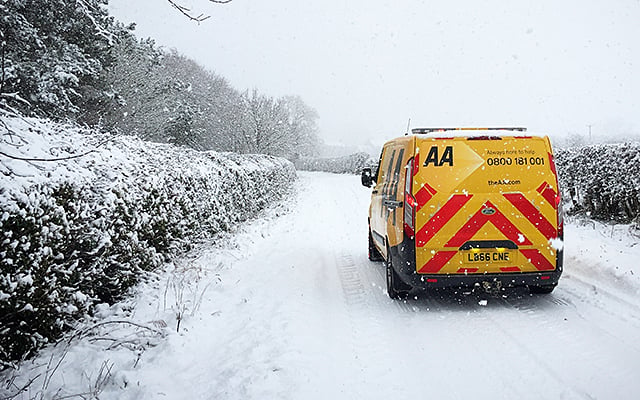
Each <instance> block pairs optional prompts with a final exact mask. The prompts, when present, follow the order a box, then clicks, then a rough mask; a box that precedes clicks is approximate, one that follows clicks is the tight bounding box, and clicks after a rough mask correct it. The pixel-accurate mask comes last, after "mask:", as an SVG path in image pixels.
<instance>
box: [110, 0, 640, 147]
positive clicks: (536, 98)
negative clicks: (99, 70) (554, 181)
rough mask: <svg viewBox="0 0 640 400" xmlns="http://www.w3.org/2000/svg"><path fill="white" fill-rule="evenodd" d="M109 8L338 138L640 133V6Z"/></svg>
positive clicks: (334, 0)
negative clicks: (427, 131) (510, 129)
mask: <svg viewBox="0 0 640 400" xmlns="http://www.w3.org/2000/svg"><path fill="white" fill-rule="evenodd" d="M176 1H178V2H180V3H182V4H185V5H187V6H190V7H191V8H192V9H193V11H194V13H204V14H207V15H210V16H211V18H210V19H208V20H206V21H205V22H202V23H200V24H197V23H194V22H191V21H189V20H188V19H187V18H185V17H183V16H182V15H181V14H179V13H178V12H177V11H176V10H175V9H173V8H172V7H171V6H170V5H169V3H168V2H167V1H166V0H135V1H131V0H110V10H111V13H112V14H113V15H115V16H116V17H117V18H118V19H120V20H121V21H122V22H125V23H128V22H132V21H135V22H136V23H137V32H138V35H139V36H140V37H148V36H151V37H153V38H155V39H156V41H157V43H158V44H159V45H162V46H165V47H167V48H172V47H173V48H176V49H177V50H178V51H180V52H181V53H184V54H185V55H187V56H189V57H191V58H193V59H195V60H196V61H198V62H200V63H201V64H202V65H203V66H205V67H207V68H208V69H210V70H212V71H214V72H216V73H218V74H219V75H222V76H224V77H225V78H227V79H228V80H229V81H230V82H231V84H232V85H234V86H235V87H236V88H237V89H239V90H244V89H247V88H254V87H255V88H257V89H258V90H259V91H260V92H262V93H265V94H267V95H271V96H281V95H287V94H296V95H300V96H301V97H302V98H303V100H304V101H305V102H306V103H307V104H309V105H310V106H312V107H313V108H315V109H316V110H317V111H318V113H319V115H320V120H319V125H320V129H321V136H322V137H323V138H324V139H325V140H326V141H327V142H329V143H339V142H342V143H345V144H361V143H366V142H368V141H373V142H374V143H376V144H378V143H381V142H383V141H384V140H386V139H389V138H392V137H395V136H398V135H400V134H402V133H403V132H404V130H405V129H406V126H407V122H408V119H409V118H411V125H412V126H413V127H418V126H442V125H447V126H480V125H482V126H498V125H518V126H527V127H528V128H529V129H530V130H531V131H535V132H539V133H548V134H551V135H553V136H564V135H567V134H568V133H580V134H585V135H586V134H587V132H588V129H589V128H588V125H592V128H591V129H592V131H593V134H594V136H595V135H618V134H630V133H635V134H638V133H640V78H639V77H638V75H639V74H638V72H639V71H640V0H536V1H526V0H519V1H508V0H500V1H498V0H484V1H480V0H466V1H464V0H458V1H456V0H451V1H420V0H403V1H398V0H389V1H384V0H348V1H347V0H322V1H314V2H307V1H300V0H233V1H232V2H231V3H230V4H226V5H215V4H213V3H210V2H209V1H207V0H176Z"/></svg>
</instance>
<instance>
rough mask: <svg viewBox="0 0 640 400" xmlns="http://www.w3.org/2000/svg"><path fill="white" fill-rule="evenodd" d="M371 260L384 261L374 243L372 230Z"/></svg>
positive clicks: (370, 241)
mask: <svg viewBox="0 0 640 400" xmlns="http://www.w3.org/2000/svg"><path fill="white" fill-rule="evenodd" d="M369 260H371V261H382V260H384V258H382V254H380V252H379V251H378V248H377V247H376V245H375V244H374V243H373V237H372V236H371V230H369Z"/></svg>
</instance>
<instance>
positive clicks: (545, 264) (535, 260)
mask: <svg viewBox="0 0 640 400" xmlns="http://www.w3.org/2000/svg"><path fill="white" fill-rule="evenodd" d="M520 253H522V254H523V255H524V256H525V257H527V259H528V260H529V262H530V263H531V264H533V266H534V267H536V268H537V269H538V271H552V270H554V269H556V267H555V266H554V265H553V264H551V263H550V262H549V260H547V259H546V258H545V256H543V255H542V253H540V250H537V249H530V250H520Z"/></svg>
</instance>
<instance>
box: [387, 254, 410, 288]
mask: <svg viewBox="0 0 640 400" xmlns="http://www.w3.org/2000/svg"><path fill="white" fill-rule="evenodd" d="M387 257H388V260H387V261H386V262H385V266H386V277H387V294H388V295H389V297H391V298H392V299H394V300H403V299H406V298H407V297H408V296H409V291H410V290H411V287H410V286H409V285H407V284H406V283H404V282H402V280H401V279H400V277H399V276H398V273H397V272H396V270H395V269H394V268H393V259H392V258H391V252H389V251H388V250H387Z"/></svg>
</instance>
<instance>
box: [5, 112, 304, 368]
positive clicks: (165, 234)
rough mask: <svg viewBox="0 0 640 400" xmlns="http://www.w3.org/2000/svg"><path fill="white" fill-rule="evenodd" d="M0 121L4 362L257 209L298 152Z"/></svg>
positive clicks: (277, 190) (271, 197)
mask: <svg viewBox="0 0 640 400" xmlns="http://www.w3.org/2000/svg"><path fill="white" fill-rule="evenodd" d="M0 122H1V124H0V131H2V141H1V142H0V153H1V154H0V173H1V175H0V180H1V183H2V185H1V186H0V224H1V225H2V235H3V236H2V238H1V239H0V259H1V261H0V326H1V327H2V328H0V363H1V364H0V366H4V367H7V366H11V365H12V363H13V362H14V361H16V360H19V359H22V358H24V357H27V356H29V355H32V354H33V353H34V352H35V351H37V350H38V348H40V347H41V346H43V345H44V344H46V343H49V342H51V341H53V340H55V339H56V338H58V337H59V336H60V335H61V334H62V333H63V332H64V331H65V330H67V329H68V328H69V327H72V326H74V324H75V323H76V321H77V320H79V319H82V318H84V317H86V316H87V315H89V314H91V313H93V312H94V311H95V307H96V306H99V307H104V306H100V305H101V304H105V303H106V304H112V303H113V302H115V301H117V300H119V299H121V298H123V296H124V295H125V294H126V293H127V290H128V289H130V288H131V287H132V286H134V285H135V284H136V283H138V282H139V280H140V278H141V277H142V276H144V274H145V272H146V271H153V270H154V269H156V268H158V267H159V266H161V265H163V263H164V262H166V261H167V260H168V259H169V258H170V257H171V256H172V255H175V254H180V253H184V252H185V251H187V250H189V249H191V248H192V247H193V244H194V243H197V242H198V241H200V240H206V239H209V238H212V237H214V236H215V235H216V234H218V233H220V232H224V231H228V230H229V229H231V228H233V227H234V226H236V225H237V224H238V223H240V222H242V221H245V220H247V219H249V218H252V217H254V216H256V215H257V213H258V212H260V211H261V210H263V209H264V208H265V207H266V206H267V205H269V204H271V203H273V202H275V201H276V200H278V199H280V198H281V196H283V195H284V194H285V193H286V192H287V191H288V189H289V188H291V184H292V182H293V181H294V180H295V179H296V174H295V169H294V167H293V165H292V164H291V163H290V162H288V161H286V160H283V159H280V158H275V157H270V156H262V155H237V154H231V153H215V152H196V151H193V150H189V149H186V148H178V147H174V146H170V145H161V144H153V143H148V142H143V141H141V140H139V139H136V138H133V137H124V136H120V137H110V136H106V135H101V134H98V133H96V132H94V131H90V130H87V129H83V128H79V127H76V126H68V125H61V124H56V123H52V122H47V121H42V120H35V119H24V118H7V117H3V118H2V120H1V121H0ZM42 160H46V161H42Z"/></svg>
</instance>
